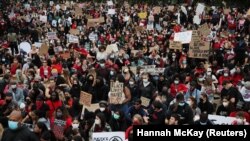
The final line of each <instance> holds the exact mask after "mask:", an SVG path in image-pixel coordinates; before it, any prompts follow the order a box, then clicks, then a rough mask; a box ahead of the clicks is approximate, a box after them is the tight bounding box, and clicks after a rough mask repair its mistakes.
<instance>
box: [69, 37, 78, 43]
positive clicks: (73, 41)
mask: <svg viewBox="0 0 250 141" xmlns="http://www.w3.org/2000/svg"><path fill="white" fill-rule="evenodd" d="M68 38H69V43H79V38H78V36H74V35H69V36H68Z"/></svg>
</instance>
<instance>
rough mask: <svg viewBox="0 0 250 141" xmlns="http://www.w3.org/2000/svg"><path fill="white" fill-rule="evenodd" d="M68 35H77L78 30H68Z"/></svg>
mask: <svg viewBox="0 0 250 141" xmlns="http://www.w3.org/2000/svg"><path fill="white" fill-rule="evenodd" d="M69 33H70V34H72V35H79V34H80V32H79V30H78V29H70V31H69Z"/></svg>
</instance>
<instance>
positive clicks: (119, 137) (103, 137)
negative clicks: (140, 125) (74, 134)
mask: <svg viewBox="0 0 250 141" xmlns="http://www.w3.org/2000/svg"><path fill="white" fill-rule="evenodd" d="M92 141H125V132H99V133H98V132H94V133H93V137H92Z"/></svg>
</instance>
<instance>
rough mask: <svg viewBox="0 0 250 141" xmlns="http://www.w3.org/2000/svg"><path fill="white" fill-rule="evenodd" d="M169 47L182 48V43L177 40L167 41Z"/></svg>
mask: <svg viewBox="0 0 250 141" xmlns="http://www.w3.org/2000/svg"><path fill="white" fill-rule="evenodd" d="M169 48H170V49H178V50H182V44H181V42H177V41H169Z"/></svg>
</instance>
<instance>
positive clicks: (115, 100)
mask: <svg viewBox="0 0 250 141" xmlns="http://www.w3.org/2000/svg"><path fill="white" fill-rule="evenodd" d="M123 86H124V84H123V83H120V82H118V81H116V82H111V84H110V93H109V103H110V104H122V102H123V100H124V96H123V95H124V93H123Z"/></svg>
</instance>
